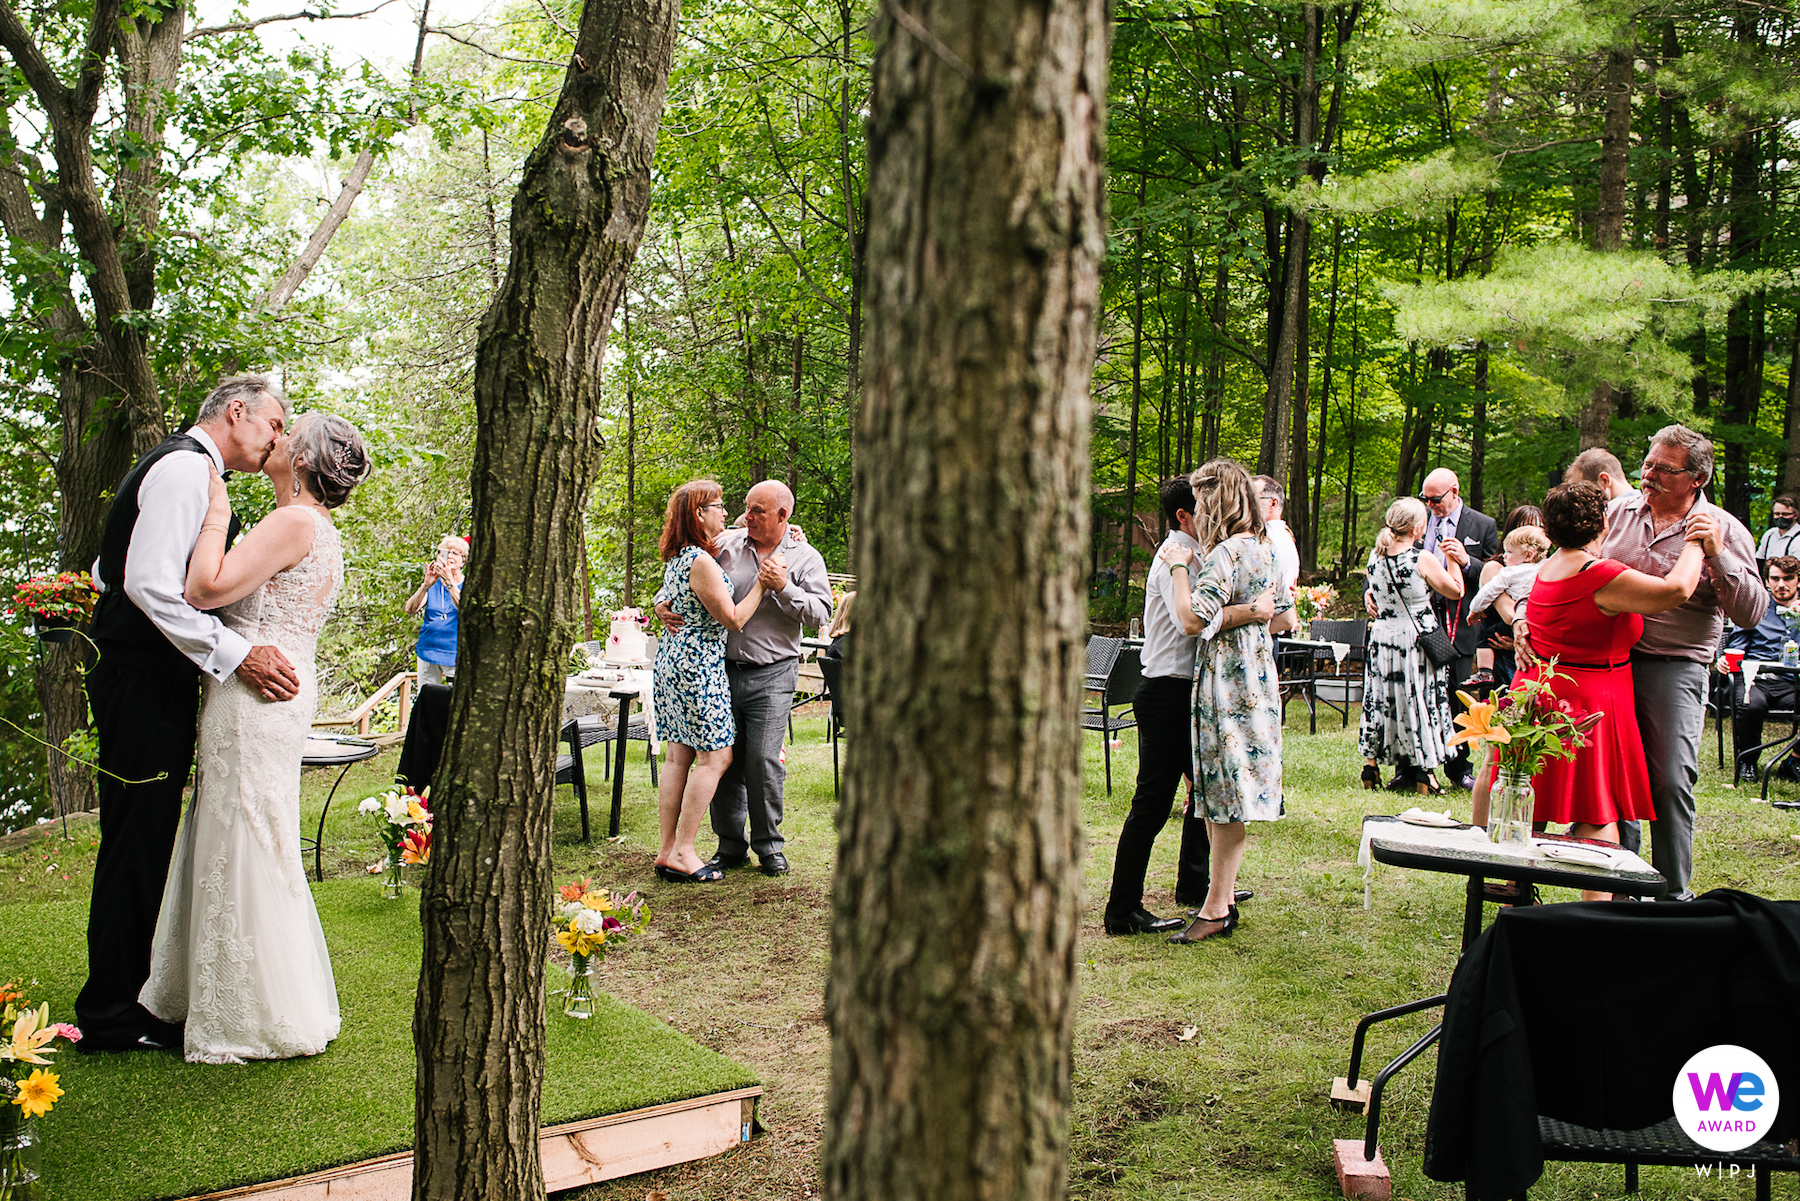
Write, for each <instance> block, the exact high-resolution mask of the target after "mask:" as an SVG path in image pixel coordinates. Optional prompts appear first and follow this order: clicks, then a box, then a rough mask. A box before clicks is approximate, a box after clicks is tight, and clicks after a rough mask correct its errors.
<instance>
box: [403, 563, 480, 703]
mask: <svg viewBox="0 0 1800 1201" xmlns="http://www.w3.org/2000/svg"><path fill="white" fill-rule="evenodd" d="M468 558H469V542H468V539H466V538H459V537H457V536H456V535H455V534H445V535H444V536H443V538H441V539H440V540H439V541H438V557H437V559H436V561H434V562H432V563H431V564H429V565H428V566H427V567H426V568H425V582H424V583H423V584H420V585H419V590H418V591H417V592H415V593H413V594H412V597H411V598H410V599H408V600H407V602H406V611H407V612H408V613H417V612H418V611H419V610H420V609H423V610H425V623H424V625H423V626H421V627H420V629H419V646H418V652H419V683H421V684H442V683H443V682H444V677H445V675H446V671H448V673H449V674H452V675H454V674H455V672H456V618H457V611H458V608H459V606H460V605H461V604H462V587H463V564H464V563H466V562H467V561H468Z"/></svg>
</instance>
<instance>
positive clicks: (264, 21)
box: [181, 0, 394, 42]
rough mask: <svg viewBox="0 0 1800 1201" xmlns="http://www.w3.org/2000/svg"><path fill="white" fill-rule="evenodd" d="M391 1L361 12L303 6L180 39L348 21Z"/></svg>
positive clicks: (194, 32) (192, 32)
mask: <svg viewBox="0 0 1800 1201" xmlns="http://www.w3.org/2000/svg"><path fill="white" fill-rule="evenodd" d="M392 3H394V0H381V3H380V4H377V5H376V6H375V7H374V8H365V9H363V10H362V11H361V12H353V13H316V12H313V11H312V10H311V9H306V8H303V9H301V10H300V11H299V12H297V13H280V14H278V15H276V16H273V17H258V18H257V19H256V20H254V21H232V22H230V23H228V24H225V25H205V26H202V27H201V28H199V29H190V30H188V32H187V36H186V37H184V38H182V39H181V40H182V41H184V42H191V41H193V40H194V39H195V38H208V37H217V36H218V35H220V34H224V33H248V32H249V31H250V30H252V29H255V28H256V27H257V26H259V25H273V24H274V23H275V22H277V21H349V20H353V19H355V18H357V17H366V16H368V15H369V14H371V13H378V12H380V11H381V10H382V9H384V8H386V7H387V6H388V5H390V4H392Z"/></svg>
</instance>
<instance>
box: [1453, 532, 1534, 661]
mask: <svg viewBox="0 0 1800 1201" xmlns="http://www.w3.org/2000/svg"><path fill="white" fill-rule="evenodd" d="M1549 553H1550V538H1549V536H1548V535H1546V534H1545V533H1544V531H1543V530H1541V529H1539V528H1538V527H1537V526H1535V525H1522V526H1520V527H1519V528H1518V529H1516V530H1514V531H1513V532H1512V533H1510V534H1508V535H1507V536H1506V566H1505V567H1503V568H1501V569H1500V571H1499V572H1498V573H1497V574H1496V575H1495V576H1494V578H1493V579H1491V580H1489V581H1488V582H1487V583H1485V584H1483V585H1482V586H1481V591H1479V592H1477V593H1476V594H1475V599H1474V600H1472V601H1470V602H1469V616H1470V617H1473V616H1475V615H1476V614H1477V613H1480V614H1481V615H1482V617H1481V644H1480V646H1479V647H1478V648H1477V649H1476V651H1475V670H1474V672H1473V673H1471V674H1470V676H1469V678H1468V679H1467V680H1465V681H1464V683H1465V684H1466V685H1467V686H1468V687H1470V688H1492V687H1493V686H1494V684H1495V682H1496V681H1495V679H1494V649H1493V647H1492V646H1491V645H1490V642H1491V640H1492V639H1494V638H1495V637H1497V636H1499V635H1502V634H1505V635H1511V634H1512V619H1513V606H1514V605H1516V604H1517V603H1518V602H1519V601H1522V600H1524V599H1525V598H1526V597H1528V596H1530V595H1531V586H1532V585H1533V584H1535V583H1536V582H1537V572H1538V565H1539V564H1540V563H1542V562H1543V561H1544V556H1545V555H1547V554H1549Z"/></svg>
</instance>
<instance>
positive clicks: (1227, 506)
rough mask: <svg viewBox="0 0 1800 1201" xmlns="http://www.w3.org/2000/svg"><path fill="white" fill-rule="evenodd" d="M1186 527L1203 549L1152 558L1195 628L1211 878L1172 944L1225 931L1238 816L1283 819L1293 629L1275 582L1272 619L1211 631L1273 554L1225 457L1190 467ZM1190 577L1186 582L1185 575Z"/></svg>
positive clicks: (1198, 763) (1270, 577) (1197, 746)
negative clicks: (1282, 641)
mask: <svg viewBox="0 0 1800 1201" xmlns="http://www.w3.org/2000/svg"><path fill="white" fill-rule="evenodd" d="M1191 482H1192V483H1193V486H1194V526H1195V532H1196V534H1197V536H1198V541H1199V543H1200V545H1201V546H1203V547H1208V548H1210V549H1208V550H1207V552H1206V556H1205V558H1204V559H1203V560H1201V561H1199V562H1198V563H1197V564H1196V563H1195V562H1194V554H1193V552H1192V551H1189V550H1187V549H1186V548H1184V547H1181V546H1178V545H1176V544H1174V543H1170V544H1169V545H1168V546H1167V547H1166V548H1165V549H1164V551H1163V552H1162V553H1161V555H1160V556H1159V559H1160V561H1161V562H1163V563H1165V564H1167V569H1168V571H1169V572H1170V573H1171V575H1172V577H1173V580H1172V583H1173V585H1174V594H1175V611H1176V613H1177V614H1178V615H1180V617H1181V624H1182V629H1183V630H1184V631H1185V632H1186V633H1189V634H1198V635H1200V636H1201V638H1200V646H1199V652H1198V657H1197V658H1196V660H1195V663H1194V788H1195V792H1196V794H1197V797H1196V803H1198V804H1202V805H1204V806H1205V808H1206V820H1207V821H1208V822H1209V823H1210V824H1211V834H1212V884H1211V887H1210V888H1209V890H1208V891H1207V894H1206V903H1205V904H1203V905H1202V906H1201V907H1200V913H1199V915H1198V916H1197V917H1195V918H1194V920H1193V921H1192V922H1190V923H1189V924H1188V926H1187V928H1186V929H1185V930H1183V931H1182V932H1181V933H1179V934H1176V935H1173V936H1171V938H1170V939H1169V941H1170V942H1184V943H1185V942H1200V941H1202V940H1204V939H1208V938H1212V937H1214V936H1219V937H1225V938H1229V937H1230V936H1231V933H1232V931H1233V930H1236V929H1237V925H1238V908H1237V906H1236V905H1234V904H1232V896H1233V893H1234V892H1235V891H1236V889H1237V874H1238V868H1239V866H1240V865H1242V863H1243V861H1244V823H1245V822H1247V821H1275V820H1277V819H1278V818H1280V817H1281V814H1282V803H1281V688H1280V683H1279V681H1278V679H1277V676H1276V671H1275V637H1274V636H1275V635H1276V634H1279V633H1281V632H1282V631H1284V630H1290V629H1292V628H1293V627H1294V612H1293V601H1292V599H1291V598H1290V597H1289V596H1288V595H1287V590H1286V589H1277V590H1276V595H1275V601H1274V603H1275V617H1274V620H1273V621H1270V622H1267V623H1264V622H1259V621H1252V622H1250V623H1249V624H1247V625H1240V626H1236V627H1234V628H1232V629H1214V628H1213V627H1214V626H1215V625H1216V624H1217V623H1215V622H1214V619H1215V618H1216V617H1217V616H1218V615H1219V611H1220V610H1221V609H1223V608H1224V607H1225V606H1227V605H1249V604H1252V602H1254V601H1255V600H1256V598H1257V597H1258V596H1260V595H1261V594H1262V593H1264V592H1267V591H1268V590H1269V589H1270V588H1272V587H1274V584H1275V579H1276V569H1275V556H1274V553H1273V551H1271V549H1270V547H1269V543H1268V541H1267V539H1266V538H1265V537H1264V535H1263V519H1262V500H1261V497H1260V496H1259V495H1258V493H1257V489H1256V487H1255V485H1254V484H1252V483H1251V480H1250V476H1249V474H1248V473H1247V472H1246V471H1245V470H1244V469H1243V468H1242V467H1240V466H1238V465H1237V464H1236V463H1234V462H1232V461H1231V460H1230V459H1214V460H1213V461H1212V462H1210V463H1207V464H1206V465H1204V466H1203V467H1201V468H1200V470H1198V471H1196V472H1194V475H1193V478H1192V481H1191ZM1190 574H1191V575H1192V576H1193V580H1192V584H1191V587H1190V583H1189V576H1190Z"/></svg>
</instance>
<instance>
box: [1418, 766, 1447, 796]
mask: <svg viewBox="0 0 1800 1201" xmlns="http://www.w3.org/2000/svg"><path fill="white" fill-rule="evenodd" d="M1414 787H1416V788H1417V789H1418V790H1419V795H1420V796H1443V795H1444V786H1443V785H1442V784H1439V783H1438V782H1437V777H1436V776H1434V775H1432V774H1431V773H1430V772H1426V773H1425V774H1424V775H1423V776H1421V777H1420V778H1419V779H1418V780H1417V781H1415V782H1414Z"/></svg>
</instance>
